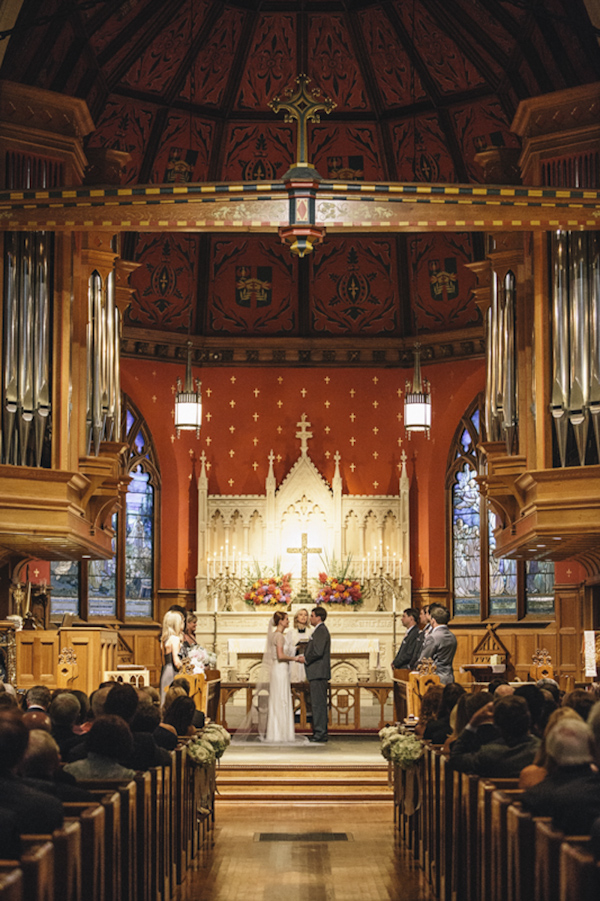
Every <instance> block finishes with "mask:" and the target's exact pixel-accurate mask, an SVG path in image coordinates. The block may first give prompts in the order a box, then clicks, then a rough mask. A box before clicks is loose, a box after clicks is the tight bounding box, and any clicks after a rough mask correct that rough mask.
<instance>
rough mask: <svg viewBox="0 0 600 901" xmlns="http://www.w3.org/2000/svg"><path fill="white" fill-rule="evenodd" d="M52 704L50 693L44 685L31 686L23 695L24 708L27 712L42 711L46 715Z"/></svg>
mask: <svg viewBox="0 0 600 901" xmlns="http://www.w3.org/2000/svg"><path fill="white" fill-rule="evenodd" d="M51 703H52V693H51V691H50V689H49V688H47V687H46V686H45V685H32V686H31V688H29V689H28V690H27V693H26V695H25V707H26V709H27V710H43V711H44V713H48V708H49V707H50V704H51Z"/></svg>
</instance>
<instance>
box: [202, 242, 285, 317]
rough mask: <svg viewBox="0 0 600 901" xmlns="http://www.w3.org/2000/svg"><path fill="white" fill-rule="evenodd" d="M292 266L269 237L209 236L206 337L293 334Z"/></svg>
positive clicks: (279, 247) (282, 250)
mask: <svg viewBox="0 0 600 901" xmlns="http://www.w3.org/2000/svg"><path fill="white" fill-rule="evenodd" d="M296 267H297V263H296V261H294V260H293V259H292V257H291V255H290V253H289V251H288V250H287V249H286V248H285V247H284V246H283V245H281V244H278V243H277V240H276V238H275V237H274V236H272V235H266V236H265V237H254V236H253V237H249V238H245V239H243V240H240V239H239V238H228V237H225V238H213V241H212V256H211V286H210V291H209V301H208V331H209V333H210V334H227V335H240V334H243V335H278V334H293V333H294V331H295V329H296V324H297V304H298V300H297V292H296V275H295V274H296Z"/></svg>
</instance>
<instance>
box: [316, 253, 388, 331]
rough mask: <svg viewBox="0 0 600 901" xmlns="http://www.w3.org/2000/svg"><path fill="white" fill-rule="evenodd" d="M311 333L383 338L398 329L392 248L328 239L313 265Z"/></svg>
mask: <svg viewBox="0 0 600 901" xmlns="http://www.w3.org/2000/svg"><path fill="white" fill-rule="evenodd" d="M312 278H313V283H312V290H311V303H310V309H311V328H312V330H313V331H314V332H315V333H316V334H326V335H327V334H328V335H344V334H351V335H356V334H363V335H374V334H385V333H393V332H394V331H395V330H396V329H397V327H398V303H399V302H398V278H397V272H396V259H395V251H394V245H393V243H392V242H391V241H389V240H385V239H383V238H382V239H375V240H373V239H372V240H368V241H365V240H364V238H362V237H359V236H357V237H353V238H337V237H335V238H334V237H333V236H330V237H328V239H327V242H326V244H324V245H322V247H320V248H319V249H318V250H317V251H316V252H315V255H314V259H313V260H312Z"/></svg>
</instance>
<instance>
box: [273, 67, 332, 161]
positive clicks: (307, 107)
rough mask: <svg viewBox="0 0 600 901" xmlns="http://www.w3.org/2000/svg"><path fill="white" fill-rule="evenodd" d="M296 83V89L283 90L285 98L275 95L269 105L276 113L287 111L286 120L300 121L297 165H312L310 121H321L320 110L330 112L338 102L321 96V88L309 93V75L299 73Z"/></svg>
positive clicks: (297, 141)
mask: <svg viewBox="0 0 600 901" xmlns="http://www.w3.org/2000/svg"><path fill="white" fill-rule="evenodd" d="M296 84H297V85H298V87H297V88H296V89H295V90H294V89H293V88H286V90H285V91H284V92H283V96H284V97H285V100H282V99H281V98H280V97H279V96H275V97H273V99H272V100H271V101H270V102H269V106H270V108H271V109H272V110H273V112H274V113H278V112H279V110H283V111H284V112H285V116H284V117H283V121H284V122H294V121H296V122H297V123H298V134H297V136H296V166H310V163H309V161H308V155H307V147H308V123H309V122H320V121H321V117H320V116H319V113H320V111H321V110H324V111H325V112H326V113H330V112H331V110H332V109H333V108H334V107H335V106H337V103H335V101H334V100H332V99H331V97H323V98H321V91H320V90H319V88H313V89H312V90H311V91H310V93H309V92H308V91H307V87H308V85H309V84H310V78H308V76H307V75H299V76H298V77H297V78H296ZM319 98H321V99H319Z"/></svg>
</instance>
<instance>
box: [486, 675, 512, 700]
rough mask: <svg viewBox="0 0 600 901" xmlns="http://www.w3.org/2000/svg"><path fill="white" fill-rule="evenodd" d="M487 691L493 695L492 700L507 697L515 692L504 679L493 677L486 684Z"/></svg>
mask: <svg viewBox="0 0 600 901" xmlns="http://www.w3.org/2000/svg"><path fill="white" fill-rule="evenodd" d="M488 691H489V693H490V694H491V695H493V697H494V701H499V700H500V698H509V697H510V696H511V695H514V693H515V690H514V688H513V687H512V685H509V683H508V682H507V681H506V680H505V679H493V680H492V681H491V682H490V684H489V685H488Z"/></svg>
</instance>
